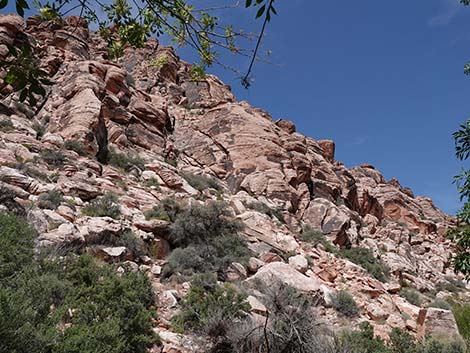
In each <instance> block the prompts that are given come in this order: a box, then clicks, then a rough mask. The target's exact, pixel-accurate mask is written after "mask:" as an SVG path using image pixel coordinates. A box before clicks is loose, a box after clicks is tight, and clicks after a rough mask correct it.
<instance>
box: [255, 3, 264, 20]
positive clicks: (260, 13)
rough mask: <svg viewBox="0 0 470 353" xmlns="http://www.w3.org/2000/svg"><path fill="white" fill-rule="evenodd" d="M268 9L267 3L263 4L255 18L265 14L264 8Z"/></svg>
mask: <svg viewBox="0 0 470 353" xmlns="http://www.w3.org/2000/svg"><path fill="white" fill-rule="evenodd" d="M265 9H266V5H263V6H261V7H260V8H259V10H258V12H257V13H256V17H255V18H260V17H261V16H263V13H264V10H265Z"/></svg>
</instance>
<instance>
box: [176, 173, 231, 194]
mask: <svg viewBox="0 0 470 353" xmlns="http://www.w3.org/2000/svg"><path fill="white" fill-rule="evenodd" d="M181 175H182V176H183V178H185V179H186V181H187V182H188V183H189V185H191V186H192V187H193V188H195V189H196V190H198V191H204V190H206V189H215V190H217V191H222V190H223V188H222V186H221V185H220V184H219V183H218V182H217V181H216V180H215V179H213V178H211V177H207V176H205V175H198V174H193V173H181Z"/></svg>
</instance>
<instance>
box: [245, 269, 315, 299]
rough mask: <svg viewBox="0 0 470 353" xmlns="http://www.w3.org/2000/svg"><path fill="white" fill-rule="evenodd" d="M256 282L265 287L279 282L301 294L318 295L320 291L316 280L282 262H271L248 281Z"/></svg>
mask: <svg viewBox="0 0 470 353" xmlns="http://www.w3.org/2000/svg"><path fill="white" fill-rule="evenodd" d="M256 280H261V281H263V282H264V283H265V284H266V285H267V286H271V285H273V284H274V283H275V282H277V281H279V282H281V283H286V284H288V285H290V286H292V287H294V288H295V289H298V290H299V291H302V292H308V293H318V292H319V291H320V284H319V283H318V280H316V279H315V278H310V277H307V276H305V275H303V274H302V273H300V272H298V271H296V270H295V269H294V268H292V267H291V266H289V265H287V264H285V263H282V262H272V263H270V264H267V265H265V266H263V267H261V268H260V269H259V270H258V272H257V273H256V274H255V275H254V276H252V277H250V279H249V280H248V281H256Z"/></svg>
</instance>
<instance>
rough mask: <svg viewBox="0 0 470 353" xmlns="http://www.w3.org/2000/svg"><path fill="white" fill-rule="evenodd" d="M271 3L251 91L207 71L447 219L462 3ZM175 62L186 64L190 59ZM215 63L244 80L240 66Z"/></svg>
mask: <svg viewBox="0 0 470 353" xmlns="http://www.w3.org/2000/svg"><path fill="white" fill-rule="evenodd" d="M11 1H12V0H10V2H11ZM196 2H197V3H198V4H202V5H206V4H207V5H212V4H221V3H223V4H229V3H234V2H235V0H234V1H224V0H219V1H216V0H199V1H196ZM241 3H242V4H243V3H244V0H243V1H241ZM276 3H277V6H276V8H277V10H278V13H279V16H277V17H275V18H274V19H273V21H272V22H271V24H270V26H269V28H268V30H267V33H266V37H265V39H264V43H263V50H267V49H269V50H271V51H272V55H271V56H270V58H269V59H270V61H272V63H273V64H272V65H267V64H257V65H256V67H255V71H254V82H253V85H252V87H251V88H250V89H249V90H245V89H244V88H243V87H241V85H240V83H239V81H238V80H237V78H236V77H234V75H233V74H232V73H231V72H228V71H224V70H222V69H221V68H217V67H214V68H212V69H211V70H209V71H210V72H212V73H214V74H217V75H218V76H219V77H221V78H222V79H223V80H224V81H225V82H226V83H228V84H230V85H231V86H232V89H233V91H234V93H235V94H236V96H237V97H238V99H240V100H248V101H249V102H250V103H251V104H252V105H254V106H257V107H261V108H264V109H266V110H267V111H269V112H270V113H271V115H272V116H273V118H274V119H277V118H285V119H290V120H292V121H294V122H295V123H296V125H297V130H298V131H299V132H301V133H303V134H305V135H308V136H311V137H313V138H315V139H324V138H327V139H333V140H334V141H335V142H336V148H337V154H336V157H337V160H339V161H342V162H344V163H345V164H346V165H347V166H354V165H358V164H362V163H370V164H373V165H375V166H376V167H377V168H378V169H379V170H380V171H381V172H382V173H383V174H384V176H385V177H386V178H387V179H390V178H392V177H396V178H397V179H398V180H399V181H400V182H401V183H402V185H404V186H409V187H411V188H412V189H413V191H414V192H415V194H416V195H425V196H429V197H432V198H433V199H434V201H435V203H436V205H437V206H439V207H440V208H442V209H443V210H445V211H447V212H450V213H454V212H455V211H456V210H457V209H458V207H459V200H458V194H457V192H456V189H455V186H454V185H453V184H452V183H451V182H452V177H453V176H454V175H455V174H457V173H458V171H459V170H460V169H461V168H462V166H465V165H464V164H462V163H461V162H458V161H457V160H456V159H455V157H454V150H453V140H452V132H454V131H455V130H456V129H457V128H458V125H459V124H460V123H462V122H463V121H464V120H465V119H466V118H469V117H470V100H469V99H468V98H467V97H468V93H469V89H468V88H469V85H470V77H468V78H467V77H465V76H464V75H463V65H464V63H465V62H466V60H467V59H470V50H469V49H470V31H469V26H468V23H469V18H470V8H467V7H463V6H461V5H459V1H458V0H396V1H387V2H386V1H377V0H360V1H355V2H352V1H345V0H343V1H335V0H323V1H312V0H277V1H276ZM7 11H8V10H7ZM2 12H5V9H4V10H2ZM8 12H10V11H8ZM254 13H255V12H254V10H252V11H247V10H244V9H240V10H226V11H223V12H221V13H220V17H221V19H222V20H226V21H227V22H230V23H232V24H233V25H234V27H241V28H244V29H246V30H255V29H258V27H259V26H260V25H261V22H260V21H254ZM179 53H180V55H181V57H182V58H183V59H184V60H188V61H192V60H193V59H194V55H193V53H191V52H190V51H188V50H185V49H183V50H179ZM222 59H223V61H224V62H226V63H229V64H232V65H233V66H235V67H237V68H240V69H243V68H245V67H246V66H247V64H248V63H247V61H246V60H245V59H241V58H234V57H231V56H223V57H222Z"/></svg>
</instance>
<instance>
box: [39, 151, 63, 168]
mask: <svg viewBox="0 0 470 353" xmlns="http://www.w3.org/2000/svg"><path fill="white" fill-rule="evenodd" d="M40 156H41V158H42V160H43V161H44V162H46V163H47V164H49V165H50V166H53V167H63V166H64V164H65V163H66V162H67V157H66V156H65V155H64V154H63V153H62V152H61V151H55V150H50V149H46V150H42V151H41V153H40Z"/></svg>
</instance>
